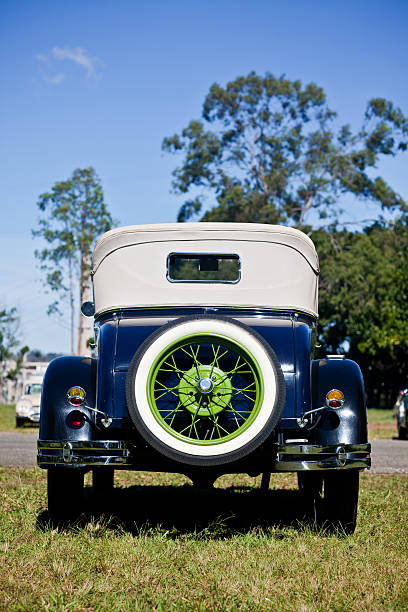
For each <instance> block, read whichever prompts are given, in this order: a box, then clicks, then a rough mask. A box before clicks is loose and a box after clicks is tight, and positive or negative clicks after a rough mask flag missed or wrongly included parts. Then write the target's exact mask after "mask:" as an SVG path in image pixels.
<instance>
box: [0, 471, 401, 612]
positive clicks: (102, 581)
mask: <svg viewBox="0 0 408 612" xmlns="http://www.w3.org/2000/svg"><path fill="white" fill-rule="evenodd" d="M87 478H88V477H87ZM361 480H362V487H361V503H360V512H359V521H358V526H357V530H356V532H355V534H354V535H352V536H348V537H342V536H341V534H337V535H328V534H324V533H315V532H314V531H313V530H312V529H310V528H309V527H308V526H305V525H302V524H299V523H298V522H297V520H296V513H297V508H298V506H299V503H298V502H299V497H298V493H297V491H296V482H295V477H294V476H293V475H274V476H273V479H272V484H271V490H270V491H269V492H268V493H267V494H261V493H260V491H259V490H255V489H254V488H253V487H254V486H259V479H250V478H249V477H245V476H234V477H231V476H224V477H222V478H221V479H219V481H217V488H216V489H215V490H214V491H209V492H204V491H194V490H193V489H192V488H191V487H190V486H189V485H188V481H187V479H186V478H185V477H183V476H178V475H171V474H170V475H169V474H168V475H162V474H149V473H129V472H122V473H118V472H116V474H115V485H116V486H115V490H114V494H113V496H112V499H111V501H112V503H113V506H112V508H114V509H115V515H114V516H113V517H112V516H111V517H110V518H106V517H104V516H101V515H96V514H95V516H94V518H91V515H92V497H91V488H90V487H88V488H87V489H86V494H87V498H88V502H87V503H88V514H87V515H86V516H85V517H84V518H83V520H82V523H81V524H80V525H72V526H70V527H69V528H66V529H65V530H61V531H57V530H56V529H55V528H53V526H52V525H50V523H49V521H48V515H47V513H46V510H45V508H46V484H45V473H44V472H43V471H41V470H39V469H38V468H30V469H25V470H22V469H21V470H17V469H12V470H2V471H0V481H1V486H0V490H1V494H0V495H1V514H0V521H1V524H0V534H1V535H0V609H1V610H7V611H9V610H10V611H14V610H19V611H20V610H30V611H31V610H47V611H68V610H69V611H79V610H82V611H89V612H91V611H92V612H93V611H99V610H120V611H125V610H157V611H159V610H163V611H164V610H282V611H285V610H288V611H289V610H294V611H298V610H304V611H309V610H312V611H315V610H316V611H320V610H321V611H326V610H336V611H346V610H347V611H353V610H359V611H360V610H367V611H368V610H370V611H372V610H395V611H398V610H401V611H402V610H407V609H408V581H407V575H408V556H407V554H406V553H407V550H408V524H407V513H406V508H407V504H408V478H407V477H405V476H376V475H363V476H362V479H361Z"/></svg>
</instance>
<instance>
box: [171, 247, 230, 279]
mask: <svg viewBox="0 0 408 612" xmlns="http://www.w3.org/2000/svg"><path fill="white" fill-rule="evenodd" d="M240 276H241V262H240V259H239V256H238V255H235V254H227V253H171V254H170V255H169V256H168V258H167V278H168V280H169V281H173V282H178V283H183V282H184V283H186V282H190V283H194V282H198V283H200V282H201V283H237V282H238V281H239V279H240Z"/></svg>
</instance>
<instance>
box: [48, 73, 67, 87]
mask: <svg viewBox="0 0 408 612" xmlns="http://www.w3.org/2000/svg"><path fill="white" fill-rule="evenodd" d="M44 80H45V81H48V83H52V84H53V85H60V84H61V83H63V81H65V74H62V72H59V73H58V74H55V75H54V76H49V77H48V76H46V77H44Z"/></svg>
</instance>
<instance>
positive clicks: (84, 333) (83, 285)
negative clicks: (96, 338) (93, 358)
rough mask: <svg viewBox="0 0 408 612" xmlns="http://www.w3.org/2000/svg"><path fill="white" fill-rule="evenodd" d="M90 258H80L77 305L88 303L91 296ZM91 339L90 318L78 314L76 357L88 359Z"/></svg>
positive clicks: (86, 255)
mask: <svg viewBox="0 0 408 612" xmlns="http://www.w3.org/2000/svg"><path fill="white" fill-rule="evenodd" d="M90 269H91V266H90V257H89V255H88V254H83V255H82V257H81V278H80V283H79V304H80V306H81V305H82V304H83V303H84V302H89V301H90V296H91V276H90ZM92 337H93V329H92V318H91V317H84V315H83V314H82V313H81V312H80V313H79V322H78V341H77V353H76V354H77V355H84V356H86V357H89V356H90V355H91V350H90V348H89V346H88V344H87V343H88V340H89V339H90V338H92Z"/></svg>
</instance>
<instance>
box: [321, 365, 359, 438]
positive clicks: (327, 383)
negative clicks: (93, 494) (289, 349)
mask: <svg viewBox="0 0 408 612" xmlns="http://www.w3.org/2000/svg"><path fill="white" fill-rule="evenodd" d="M331 389H339V390H340V391H342V392H343V393H344V399H345V401H344V405H343V406H342V408H340V409H338V410H330V409H327V410H325V411H324V412H322V413H321V417H320V420H319V422H318V424H317V425H316V427H315V429H314V437H315V440H314V441H315V443H316V444H322V445H326V444H327V445H331V444H363V443H365V442H367V409H366V403H365V394H364V382H363V376H362V374H361V370H360V368H359V366H358V365H357V363H356V362H355V361H352V360H351V359H342V360H339V359H316V360H314V361H312V404H313V408H318V407H320V406H324V405H325V400H326V394H327V393H328V392H329V391H330V390H331Z"/></svg>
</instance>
